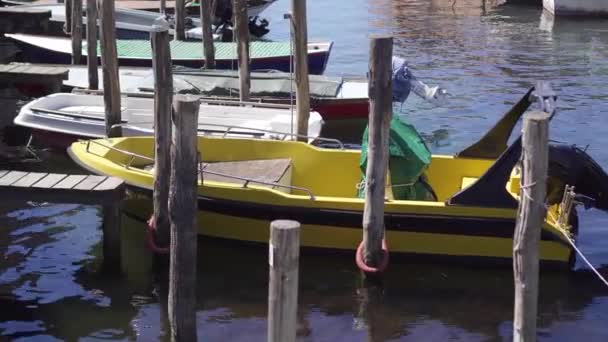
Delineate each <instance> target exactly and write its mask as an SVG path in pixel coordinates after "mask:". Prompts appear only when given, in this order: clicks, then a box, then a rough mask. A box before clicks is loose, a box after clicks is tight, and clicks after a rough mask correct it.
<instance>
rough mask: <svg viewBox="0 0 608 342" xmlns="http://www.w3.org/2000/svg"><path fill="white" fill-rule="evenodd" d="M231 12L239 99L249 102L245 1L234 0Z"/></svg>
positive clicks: (247, 24)
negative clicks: (237, 69)
mask: <svg viewBox="0 0 608 342" xmlns="http://www.w3.org/2000/svg"><path fill="white" fill-rule="evenodd" d="M232 12H233V16H234V30H235V34H236V44H237V48H236V49H237V54H238V58H239V80H240V91H239V94H240V96H239V98H240V100H241V101H249V89H250V88H251V79H250V75H249V17H248V16H247V1H245V0H234V2H233V5H232Z"/></svg>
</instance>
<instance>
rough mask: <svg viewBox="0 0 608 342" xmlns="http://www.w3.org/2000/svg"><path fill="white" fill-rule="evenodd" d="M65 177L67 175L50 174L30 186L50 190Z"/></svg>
mask: <svg viewBox="0 0 608 342" xmlns="http://www.w3.org/2000/svg"><path fill="white" fill-rule="evenodd" d="M67 176H68V175H63V174H57V173H50V174H48V175H47V176H46V177H44V178H43V179H41V180H40V181H38V182H37V183H34V184H32V186H33V187H36V188H51V187H52V186H53V185H55V184H57V183H59V182H60V181H62V180H63V179H64V178H66V177H67Z"/></svg>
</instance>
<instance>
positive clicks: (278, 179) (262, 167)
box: [203, 158, 292, 193]
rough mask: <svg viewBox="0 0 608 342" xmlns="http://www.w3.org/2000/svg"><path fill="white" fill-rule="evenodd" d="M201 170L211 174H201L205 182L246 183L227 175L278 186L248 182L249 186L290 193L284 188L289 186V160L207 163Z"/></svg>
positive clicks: (290, 167) (290, 169)
mask: <svg viewBox="0 0 608 342" xmlns="http://www.w3.org/2000/svg"><path fill="white" fill-rule="evenodd" d="M203 168H204V170H205V171H210V172H213V173H210V172H204V173H203V178H204V180H206V181H207V180H209V181H215V182H224V183H235V184H240V185H245V183H246V182H247V181H246V180H244V179H237V178H233V177H227V176H228V175H229V176H234V177H240V178H246V179H251V180H256V181H259V182H264V183H276V184H278V185H272V184H261V183H255V182H250V183H249V184H251V185H256V186H261V187H268V188H271V189H275V190H278V191H281V192H284V193H290V192H291V191H290V189H289V188H288V187H284V186H289V185H291V171H292V165H291V159H289V158H285V159H258V160H240V161H230V162H209V163H203ZM217 173H221V174H225V175H227V176H222V175H219V174H217ZM279 185H284V186H279Z"/></svg>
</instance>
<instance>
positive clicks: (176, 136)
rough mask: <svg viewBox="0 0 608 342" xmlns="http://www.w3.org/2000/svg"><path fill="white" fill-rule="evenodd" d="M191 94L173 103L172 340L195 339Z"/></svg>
mask: <svg viewBox="0 0 608 342" xmlns="http://www.w3.org/2000/svg"><path fill="white" fill-rule="evenodd" d="M199 105H200V103H199V100H198V98H196V97H194V96H188V95H176V96H175V98H174V103H173V106H174V107H173V111H174V113H175V114H174V115H173V118H172V119H173V126H174V127H175V130H174V132H173V138H172V141H173V142H172V144H171V185H170V188H169V189H170V190H169V215H170V220H171V251H170V254H171V256H170V262H169V267H170V269H169V321H170V322H171V338H172V340H173V341H196V340H197V338H196V248H197V225H196V214H197V208H198V206H197V193H198V191H197V190H198V187H197V179H198V177H197V172H198V167H197V166H198V157H199V154H198V147H197V146H198V139H197V138H198V137H197V133H198V132H197V127H198V110H199Z"/></svg>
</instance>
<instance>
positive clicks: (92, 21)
mask: <svg viewBox="0 0 608 342" xmlns="http://www.w3.org/2000/svg"><path fill="white" fill-rule="evenodd" d="M87 69H88V73H89V89H91V90H97V89H98V88H99V75H98V74H97V4H96V0H87Z"/></svg>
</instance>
